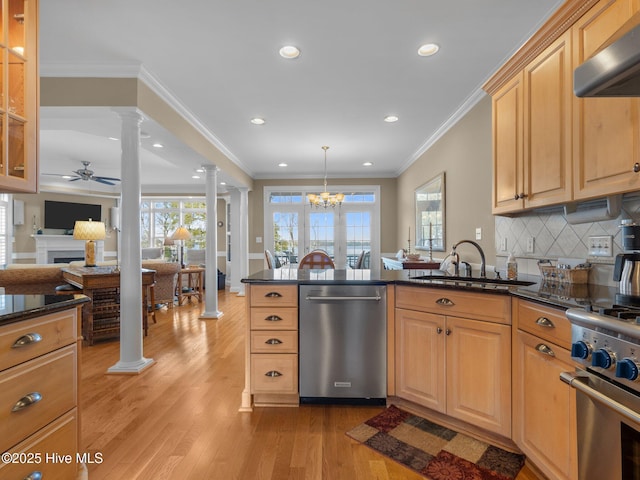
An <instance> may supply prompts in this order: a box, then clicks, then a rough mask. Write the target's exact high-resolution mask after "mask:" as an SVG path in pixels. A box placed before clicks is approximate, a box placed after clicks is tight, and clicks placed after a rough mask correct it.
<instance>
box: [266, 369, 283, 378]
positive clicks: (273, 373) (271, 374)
mask: <svg viewBox="0 0 640 480" xmlns="http://www.w3.org/2000/svg"><path fill="white" fill-rule="evenodd" d="M264 375H265V377H271V378H275V377H281V376H282V374H281V373H280V372H279V371H277V370H271V371H269V372H267V373H265V374H264Z"/></svg>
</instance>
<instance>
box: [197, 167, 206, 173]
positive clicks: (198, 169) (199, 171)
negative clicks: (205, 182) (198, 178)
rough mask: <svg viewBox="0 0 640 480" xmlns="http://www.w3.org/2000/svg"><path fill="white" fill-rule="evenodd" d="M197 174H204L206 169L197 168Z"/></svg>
mask: <svg viewBox="0 0 640 480" xmlns="http://www.w3.org/2000/svg"><path fill="white" fill-rule="evenodd" d="M196 172H198V173H204V168H196Z"/></svg>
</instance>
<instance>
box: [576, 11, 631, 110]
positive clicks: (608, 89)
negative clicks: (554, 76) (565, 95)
mask: <svg viewBox="0 0 640 480" xmlns="http://www.w3.org/2000/svg"><path fill="white" fill-rule="evenodd" d="M629 24H634V25H635V26H633V27H632V28H631V30H629V27H628V25H629ZM620 31H626V33H625V34H623V35H622V36H620V35H619V34H616V35H614V36H613V37H612V39H616V38H617V37H619V38H617V39H616V40H614V41H611V40H610V41H609V42H611V43H610V44H609V45H608V46H607V47H606V48H604V49H602V50H600V51H599V52H598V53H596V54H595V55H594V56H593V57H591V58H590V59H589V60H587V61H585V62H584V63H583V64H582V65H580V66H579V67H578V68H576V69H575V71H574V74H573V90H574V92H575V94H576V96H578V97H640V16H639V15H637V14H636V15H634V17H633V18H632V19H631V20H630V21H629V22H627V23H626V24H625V27H623V28H621V29H620Z"/></svg>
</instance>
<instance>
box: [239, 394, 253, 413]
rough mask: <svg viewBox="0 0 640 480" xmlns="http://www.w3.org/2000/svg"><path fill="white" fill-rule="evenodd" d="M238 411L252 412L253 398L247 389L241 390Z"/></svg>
mask: <svg viewBox="0 0 640 480" xmlns="http://www.w3.org/2000/svg"><path fill="white" fill-rule="evenodd" d="M238 411H239V412H253V400H252V398H251V394H250V393H249V390H243V391H242V403H241V404H240V408H239V409H238Z"/></svg>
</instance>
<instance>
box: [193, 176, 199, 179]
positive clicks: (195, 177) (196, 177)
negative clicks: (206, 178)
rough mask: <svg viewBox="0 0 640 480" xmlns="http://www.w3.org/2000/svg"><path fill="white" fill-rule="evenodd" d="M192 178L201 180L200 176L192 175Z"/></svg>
mask: <svg viewBox="0 0 640 480" xmlns="http://www.w3.org/2000/svg"><path fill="white" fill-rule="evenodd" d="M191 178H194V179H198V178H200V175H191Z"/></svg>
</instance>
